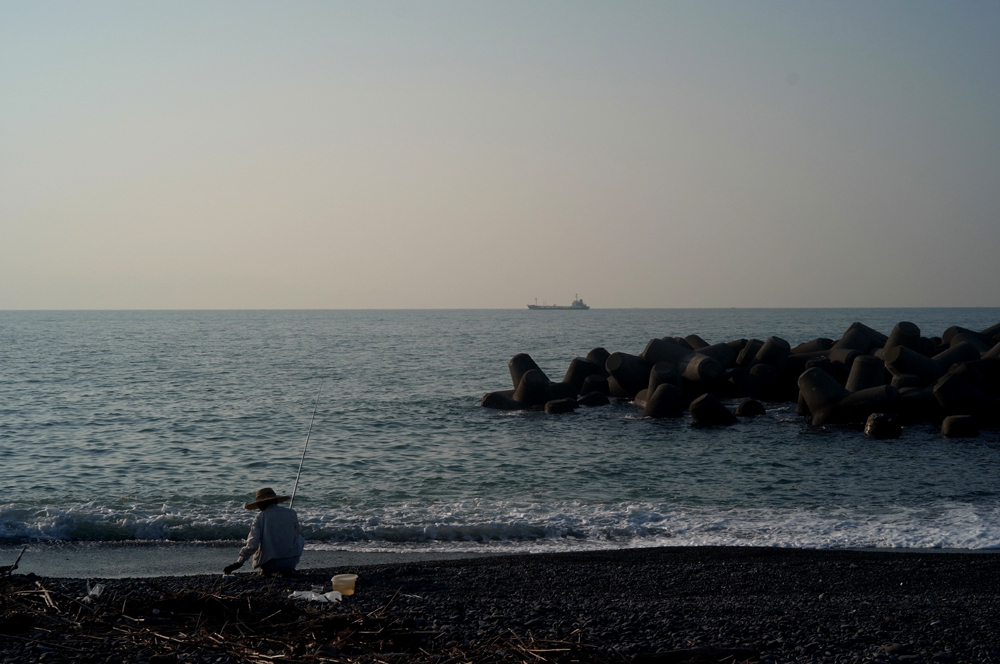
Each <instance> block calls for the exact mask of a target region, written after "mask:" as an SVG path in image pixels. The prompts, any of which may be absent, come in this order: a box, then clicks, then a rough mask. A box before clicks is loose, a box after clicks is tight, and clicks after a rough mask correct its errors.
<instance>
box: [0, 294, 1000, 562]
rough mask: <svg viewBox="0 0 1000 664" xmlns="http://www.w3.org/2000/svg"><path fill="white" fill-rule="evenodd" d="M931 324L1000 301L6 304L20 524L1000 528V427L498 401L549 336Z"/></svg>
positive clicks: (924, 541)
mask: <svg viewBox="0 0 1000 664" xmlns="http://www.w3.org/2000/svg"><path fill="white" fill-rule="evenodd" d="M855 320H860V321H862V322H864V323H866V324H868V325H871V326H872V327H875V328H877V329H879V330H881V331H883V332H886V333H888V332H889V330H890V329H891V328H892V326H893V324H894V323H895V322H897V321H900V320H909V321H912V322H914V323H917V324H918V325H919V326H920V327H921V330H922V331H924V333H925V334H928V335H934V334H937V335H939V334H940V333H941V332H942V331H943V330H944V329H945V328H947V327H948V326H950V325H953V324H959V325H963V326H966V327H971V328H974V329H982V328H985V327H987V326H989V325H992V324H994V323H996V322H997V321H998V320H1000V309H867V310H866V309H816V310H804V309H724V310H719V309H717V310H707V309H687V310H682V309H677V310H670V309H658V310H591V311H586V312H571V311H564V312H551V311H543V312H531V311H527V310H523V311H488V310H481V311H480V310H472V311H456V310H446V311H225V312H218V311H204V312H202V311H198V312H173V311H172V312H0V469H2V478H3V482H2V484H3V489H4V495H3V496H2V497H0V540H7V541H12V540H24V539H42V540H45V539H82V540H97V541H107V540H121V539H154V540H155V539H174V540H217V539H232V538H241V537H243V536H245V534H246V529H247V524H248V514H247V512H246V511H245V510H243V509H242V507H241V505H242V503H243V502H245V501H247V500H249V499H250V498H251V497H252V492H253V490H255V489H257V488H259V487H261V486H273V487H275V489H276V490H278V491H283V492H286V493H288V492H290V491H291V488H292V484H293V482H294V478H295V471H296V468H297V466H298V462H299V456H300V454H301V451H302V445H303V443H304V441H305V437H306V431H307V429H308V426H309V421H310V416H311V415H312V411H313V405H314V403H315V399H316V397H317V395H318V397H319V399H318V408H317V414H316V421H315V424H314V428H313V432H312V439H311V442H310V445H309V453H308V456H307V458H306V463H305V468H304V471H303V474H302V480H301V484H300V487H299V493H298V495H297V497H296V500H295V508H296V509H297V510H298V511H299V515H300V518H301V520H302V521H303V524H304V525H305V527H306V529H307V535H308V538H309V541H310V545H311V546H313V547H330V548H353V549H367V550H404V549H423V550H456V551H457V550H486V549H489V550H510V551H529V550H530V551H535V550H559V549H573V548H599V547H627V546H654V545H662V544H756V545H773V546H802V547H826V546H893V547H928V546H930V547H959V548H996V547H1000V485H998V482H997V480H996V478H997V477H998V476H1000V434H998V432H997V431H996V430H989V431H986V432H984V434H983V435H981V436H980V437H979V438H977V439H972V440H962V441H957V440H945V439H943V438H941V436H940V434H939V433H938V431H937V430H936V429H933V428H931V427H929V426H923V425H918V426H914V427H910V428H907V429H906V430H905V431H904V433H903V437H902V438H901V439H900V440H894V441H872V440H868V439H866V438H865V437H864V436H863V435H861V434H860V433H859V432H858V431H857V430H854V429H850V428H827V429H813V428H811V427H809V426H808V425H807V424H806V422H805V420H804V419H802V418H800V417H798V416H796V415H795V412H794V404H768V413H767V415H766V416H764V417H761V418H757V419H755V420H753V421H744V422H742V423H740V424H738V425H736V426H733V427H730V428H725V429H708V430H699V429H694V428H692V427H691V426H690V422H689V421H688V420H669V421H667V420H660V421H653V420H648V419H646V420H644V419H642V418H640V417H639V414H638V409H637V408H636V407H634V406H632V405H629V404H618V405H613V406H610V407H605V408H597V409H581V410H580V411H578V412H577V413H576V414H573V415H565V416H546V415H544V414H542V413H507V412H499V411H493V410H488V409H483V408H480V407H479V406H478V403H479V399H480V397H481V396H482V395H483V394H484V393H485V392H488V391H493V390H498V389H509V388H510V377H509V374H508V372H507V360H508V359H509V358H510V357H511V356H512V355H514V354H515V353H518V352H527V353H530V354H531V355H532V357H534V358H535V360H536V361H537V362H538V364H539V365H540V366H541V368H542V369H543V370H545V371H546V373H548V374H549V375H550V376H552V377H554V378H558V377H560V376H561V375H562V374H563V373H564V372H565V370H566V367H567V365H568V364H569V361H570V360H571V359H572V358H573V357H575V356H577V355H586V353H587V351H589V350H590V349H591V348H593V347H595V346H604V347H605V348H607V349H608V350H611V351H615V350H622V351H627V352H631V353H638V352H639V351H641V350H642V348H643V346H644V345H645V343H646V341H648V340H649V339H650V338H651V337H654V336H657V337H658V336H663V335H665V334H680V335H686V334H691V333H696V334H699V335H700V336H702V337H703V338H705V339H706V340H708V341H709V342H717V341H728V340H730V339H734V338H739V337H747V338H750V337H757V338H766V337H767V336H770V335H777V336H781V337H784V338H785V339H787V340H788V341H790V342H791V343H792V344H793V345H794V344H796V343H799V342H801V341H806V340H808V339H811V338H814V337H817V336H825V337H830V338H837V337H838V336H839V335H840V334H841V333H842V332H843V330H844V329H846V328H847V326H848V325H850V324H851V323H852V322H853V321H855Z"/></svg>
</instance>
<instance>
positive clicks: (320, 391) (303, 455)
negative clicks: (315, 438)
mask: <svg viewBox="0 0 1000 664" xmlns="http://www.w3.org/2000/svg"><path fill="white" fill-rule="evenodd" d="M322 392H323V386H322V385H320V386H319V390H318V391H317V392H316V402H315V403H314V404H313V414H312V419H310V420H309V430H308V431H307V432H306V444H305V445H303V446H302V458H301V459H299V472H297V473H295V486H294V487H292V499H291V500H290V501H288V506H289V507H291V506H292V505H293V504H295V492H296V491H298V490H299V477H301V476H302V464H304V463H305V462H306V450H308V449H309V436H311V435H312V430H313V422H315V421H316V410H317V409H318V408H319V395H320V393H322Z"/></svg>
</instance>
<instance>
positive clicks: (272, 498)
mask: <svg viewBox="0 0 1000 664" xmlns="http://www.w3.org/2000/svg"><path fill="white" fill-rule="evenodd" d="M286 500H288V496H278V495H276V494H275V493H274V489H272V488H271V487H269V486H268V487H264V488H263V489H257V498H256V499H255V500H254V501H253V502H252V503H247V504H246V505H244V506H243V507H245V508H247V509H248V510H255V509H257V508H258V507H260V506H261V504H264V505H272V504H274V503H283V502H285V501H286Z"/></svg>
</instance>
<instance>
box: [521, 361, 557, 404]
mask: <svg viewBox="0 0 1000 664" xmlns="http://www.w3.org/2000/svg"><path fill="white" fill-rule="evenodd" d="M549 400H550V399H549V379H548V378H546V377H545V374H544V373H542V371H541V370H540V369H530V370H528V371H526V372H525V373H524V375H523V376H521V382H520V383H519V384H518V386H517V389H516V390H514V401H517V402H518V403H520V404H522V405H524V406H525V407H528V408H530V407H532V406H544V405H545V402H547V401H549Z"/></svg>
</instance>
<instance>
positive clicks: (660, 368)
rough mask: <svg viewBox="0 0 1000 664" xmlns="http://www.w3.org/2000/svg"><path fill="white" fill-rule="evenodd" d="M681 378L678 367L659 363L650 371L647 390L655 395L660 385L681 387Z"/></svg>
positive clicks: (669, 363)
mask: <svg viewBox="0 0 1000 664" xmlns="http://www.w3.org/2000/svg"><path fill="white" fill-rule="evenodd" d="M680 384H681V377H680V376H679V375H677V367H676V366H675V365H674V364H673V363H671V362H657V363H656V364H654V365H653V367H652V368H651V369H650V370H649V383H647V384H646V389H647V390H649V394H651V395H652V394H653V392H655V391H656V388H657V387H659V386H660V385H674V386H675V387H678V388H679V387H680Z"/></svg>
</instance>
